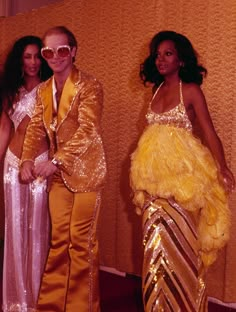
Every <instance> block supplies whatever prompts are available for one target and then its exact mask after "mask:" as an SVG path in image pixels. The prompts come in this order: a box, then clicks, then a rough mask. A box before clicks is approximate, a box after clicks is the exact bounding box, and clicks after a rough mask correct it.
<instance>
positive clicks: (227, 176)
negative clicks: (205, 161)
mask: <svg viewBox="0 0 236 312" xmlns="http://www.w3.org/2000/svg"><path fill="white" fill-rule="evenodd" d="M220 174H221V176H222V180H223V184H224V186H225V189H226V191H227V192H232V191H233V190H234V189H235V179H234V175H233V173H232V172H231V171H230V170H229V168H228V167H224V168H221V169H220Z"/></svg>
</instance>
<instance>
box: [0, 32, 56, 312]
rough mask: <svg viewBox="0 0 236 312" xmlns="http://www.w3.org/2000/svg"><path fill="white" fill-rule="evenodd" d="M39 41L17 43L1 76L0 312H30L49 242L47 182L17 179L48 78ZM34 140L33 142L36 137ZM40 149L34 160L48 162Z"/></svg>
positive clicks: (45, 147)
mask: <svg viewBox="0 0 236 312" xmlns="http://www.w3.org/2000/svg"><path fill="white" fill-rule="evenodd" d="M41 47H42V43H41V40H40V38H38V37H35V36H25V37H22V38H20V39H19V40H17V41H16V42H15V43H14V45H13V47H12V49H11V51H10V52H9V54H8V55H7V58H6V62H5V65H4V70H3V76H2V92H1V93H2V94H1V119H0V121H1V123H0V137H1V146H0V159H1V160H3V158H4V157H5V158H4V175H3V183H4V200H5V236H4V265H3V311H4V312H6V311H14V312H18V311H22V312H23V311H24V312H27V311H34V308H35V303H36V301H37V296H38V290H39V286H40V280H41V275H42V273H43V269H44V264H45V260H46V256H47V253H48V242H49V217H48V207H47V193H46V181H40V180H39V179H36V180H35V181H33V182H32V183H30V184H23V183H21V181H20V180H19V167H20V158H21V153H22V146H23V142H24V135H25V131H26V128H27V125H28V123H29V120H30V118H31V116H32V114H33V111H34V106H35V101H36V92H37V87H38V85H39V83H40V82H41V81H42V80H45V79H47V78H48V77H49V76H50V75H51V71H50V69H49V68H48V67H47V64H46V63H45V62H44V61H43V60H42V58H41V56H40V49H41ZM35 140H37V137H36V138H35ZM47 150H48V145H47V142H46V140H45V144H44V145H43V146H42V149H41V151H40V153H39V155H38V157H37V160H36V161H38V162H39V161H41V160H45V159H47Z"/></svg>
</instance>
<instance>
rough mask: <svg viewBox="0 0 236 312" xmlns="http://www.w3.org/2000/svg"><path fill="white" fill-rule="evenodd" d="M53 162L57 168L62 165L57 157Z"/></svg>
mask: <svg viewBox="0 0 236 312" xmlns="http://www.w3.org/2000/svg"><path fill="white" fill-rule="evenodd" d="M51 162H52V164H53V165H55V166H57V167H58V166H59V165H61V164H62V163H61V161H59V160H57V159H56V158H55V157H54V158H53V159H52V160H51Z"/></svg>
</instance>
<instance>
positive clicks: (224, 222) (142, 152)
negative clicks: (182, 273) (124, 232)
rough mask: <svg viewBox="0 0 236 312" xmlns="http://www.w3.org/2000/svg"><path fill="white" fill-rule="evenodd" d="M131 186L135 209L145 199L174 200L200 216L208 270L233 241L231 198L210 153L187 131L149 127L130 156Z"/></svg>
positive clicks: (155, 126)
mask: <svg viewBox="0 0 236 312" xmlns="http://www.w3.org/2000/svg"><path fill="white" fill-rule="evenodd" d="M130 183H131V187H132V189H133V191H134V203H135V204H136V206H137V207H140V208H143V206H144V204H145V198H146V195H147V194H148V196H150V197H153V198H155V197H159V198H164V199H170V198H172V199H174V200H175V201H176V202H177V203H178V204H179V205H181V206H182V207H184V208H185V209H186V210H188V211H191V212H197V213H199V226H198V235H199V245H200V253H201V257H202V260H203V263H204V264H205V266H208V265H210V264H211V263H212V262H214V260H215V259H216V254H217V251H218V249H219V248H222V247H223V246H224V245H225V244H226V242H227V241H228V239H229V226H230V213H229V208H228V200H227V194H226V192H225V190H224V188H223V186H222V185H221V183H220V181H219V178H218V171H217V166H216V163H215V161H214V159H213V157H212V155H211V153H210V151H209V150H208V149H207V148H206V147H205V146H204V145H203V144H202V143H201V141H200V140H199V139H197V138H195V137H194V136H193V134H192V133H191V132H189V131H186V130H185V129H183V128H177V127H172V126H167V125H159V124H153V125H149V126H148V127H147V128H146V130H145V131H144V133H143V135H142V136H141V138H140V140H139V143H138V147H137V149H136V150H135V152H134V153H133V154H132V155H131V170H130Z"/></svg>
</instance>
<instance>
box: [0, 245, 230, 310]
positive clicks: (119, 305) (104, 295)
mask: <svg viewBox="0 0 236 312" xmlns="http://www.w3.org/2000/svg"><path fill="white" fill-rule="evenodd" d="M2 259H3V252H2V248H1V247H0V278H1V280H2ZM100 295H101V312H143V306H142V293H141V279H140V277H137V276H134V275H126V276H120V275H117V274H112V273H109V272H106V271H103V270H101V271H100ZM1 302H2V285H1V283H0V307H1ZM0 311H2V310H1V308H0ZM233 311H234V312H236V310H234V309H230V308H225V307H220V306H218V305H216V304H213V303H209V311H208V312H233ZM52 312H54V311H52Z"/></svg>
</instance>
